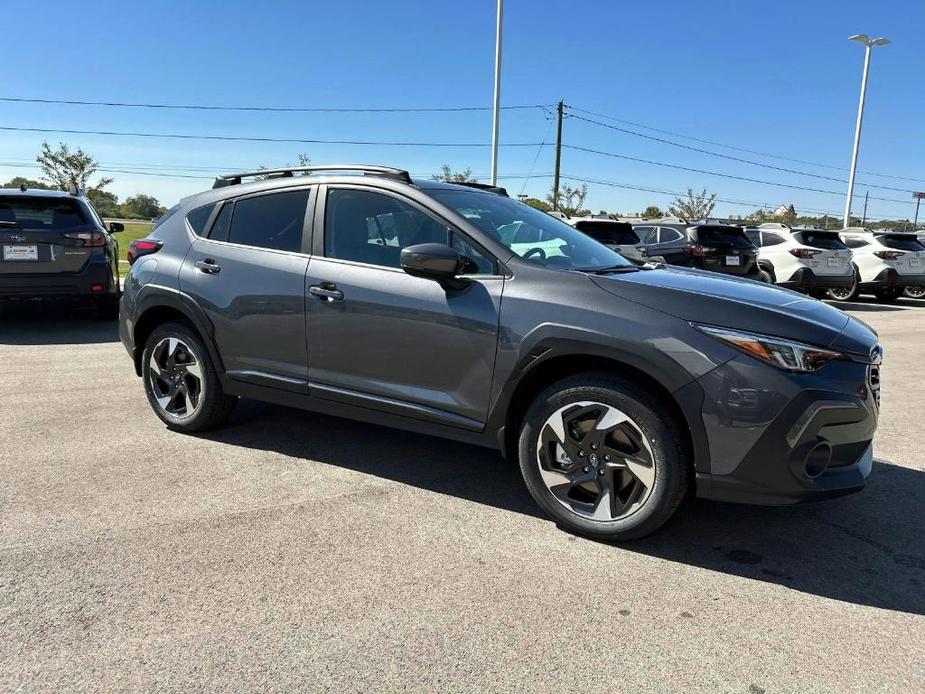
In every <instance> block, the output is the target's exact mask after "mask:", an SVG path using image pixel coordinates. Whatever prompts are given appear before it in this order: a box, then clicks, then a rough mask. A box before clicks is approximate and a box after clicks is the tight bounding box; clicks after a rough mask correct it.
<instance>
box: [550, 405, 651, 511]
mask: <svg viewBox="0 0 925 694" xmlns="http://www.w3.org/2000/svg"><path fill="white" fill-rule="evenodd" d="M536 450H537V464H538V465H539V472H540V477H541V478H542V480H543V483H544V484H545V485H546V488H547V489H548V490H549V491H550V493H551V494H552V495H553V497H555V499H556V501H558V502H559V503H560V504H562V506H564V507H565V508H566V509H568V510H569V511H571V512H572V513H575V514H576V515H578V516H581V517H583V518H587V519H590V520H595V521H613V520H618V519H621V518H625V517H627V516H629V515H630V514H632V513H634V512H635V511H637V510H638V509H639V508H641V507H642V506H643V504H645V502H646V500H647V499H648V498H649V496H650V494H651V492H652V489H653V487H654V486H655V476H656V467H655V457H654V455H653V454H652V448H651V447H650V446H649V442H648V441H647V440H646V435H645V434H644V433H643V431H642V429H641V428H640V427H639V425H638V424H637V423H636V422H634V421H633V420H632V419H631V418H630V417H629V416H628V415H626V414H625V413H624V412H621V411H620V410H618V409H617V408H615V407H613V406H611V405H605V404H603V403H600V402H590V401H586V402H578V403H573V404H570V405H566V406H565V407H562V408H560V409H558V410H556V411H555V412H553V413H552V414H551V415H550V416H549V418H548V419H547V420H546V422H545V423H544V424H543V426H542V428H541V429H540V434H539V438H538V441H537V449H536Z"/></svg>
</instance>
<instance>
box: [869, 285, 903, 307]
mask: <svg viewBox="0 0 925 694" xmlns="http://www.w3.org/2000/svg"><path fill="white" fill-rule="evenodd" d="M902 293H903V290H902V288H901V287H890V288H884V289H875V290H874V298H875V299H876V300H877V301H879V302H880V303H881V304H892V303H893V302H894V301H896V300H897V299H898V298H899V297H900V296H901V295H902Z"/></svg>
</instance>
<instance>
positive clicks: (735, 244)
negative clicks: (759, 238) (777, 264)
mask: <svg viewBox="0 0 925 694" xmlns="http://www.w3.org/2000/svg"><path fill="white" fill-rule="evenodd" d="M697 240H698V241H699V242H700V243H701V244H703V245H704V246H716V247H719V248H741V249H742V250H745V249H748V248H752V242H751V241H749V240H748V237H747V236H746V235H745V232H744V231H743V230H742V229H733V228H731V227H697ZM765 245H769V244H767V243H765Z"/></svg>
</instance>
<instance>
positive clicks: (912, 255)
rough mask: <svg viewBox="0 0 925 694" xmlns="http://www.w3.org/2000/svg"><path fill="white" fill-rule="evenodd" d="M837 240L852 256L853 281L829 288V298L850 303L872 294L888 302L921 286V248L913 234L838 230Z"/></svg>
mask: <svg viewBox="0 0 925 694" xmlns="http://www.w3.org/2000/svg"><path fill="white" fill-rule="evenodd" d="M841 237H842V240H843V241H844V242H845V244H847V246H848V248H850V249H851V252H852V253H853V255H854V267H855V282H854V284H853V286H852V287H850V288H848V289H830V290H829V291H828V294H829V296H830V297H831V298H833V299H840V300H842V301H850V300H852V299H855V298H857V296H858V295H859V294H873V295H874V296H875V297H876V298H877V300H878V301H885V302H889V301H896V299H898V298H899V296H900V295H902V293H903V290H904V289H905V288H906V287H909V286H921V285H925V246H923V245H922V244H921V243H920V242H919V241H918V239H917V238H916V237H915V236H914V235H912V234H904V233H901V232H886V233H875V232H872V231H870V230H867V229H861V228H857V227H854V228H848V229H844V230H842V232H841Z"/></svg>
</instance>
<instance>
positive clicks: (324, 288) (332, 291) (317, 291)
mask: <svg viewBox="0 0 925 694" xmlns="http://www.w3.org/2000/svg"><path fill="white" fill-rule="evenodd" d="M308 293H309V294H311V295H312V296H317V297H318V298H319V299H321V300H322V301H327V302H329V303H330V302H332V301H343V300H344V293H343V292H342V291H341V290H340V289H338V288H337V285H336V284H334V283H333V282H322V283H321V284H313V285H312V286H310V287H309V288H308Z"/></svg>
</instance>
